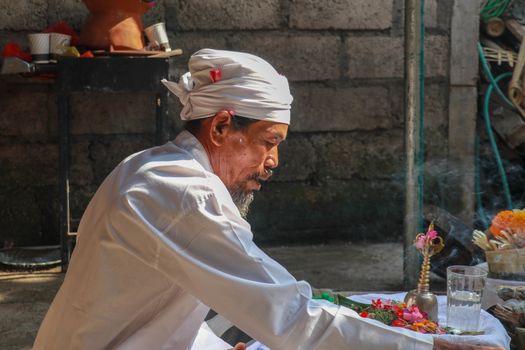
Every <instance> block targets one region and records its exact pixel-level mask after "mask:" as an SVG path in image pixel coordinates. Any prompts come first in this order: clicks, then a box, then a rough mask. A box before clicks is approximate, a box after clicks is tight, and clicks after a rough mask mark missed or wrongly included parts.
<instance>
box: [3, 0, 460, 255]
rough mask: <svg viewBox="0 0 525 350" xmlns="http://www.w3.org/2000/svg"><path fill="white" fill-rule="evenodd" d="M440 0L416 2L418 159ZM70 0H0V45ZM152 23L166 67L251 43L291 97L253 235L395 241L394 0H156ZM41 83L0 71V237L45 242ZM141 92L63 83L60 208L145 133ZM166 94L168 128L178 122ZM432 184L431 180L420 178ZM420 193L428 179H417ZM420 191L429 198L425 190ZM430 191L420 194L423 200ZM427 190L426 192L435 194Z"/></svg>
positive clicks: (430, 153) (397, 67)
mask: <svg viewBox="0 0 525 350" xmlns="http://www.w3.org/2000/svg"><path fill="white" fill-rule="evenodd" d="M452 4H453V0H440V1H437V0H426V8H425V10H426V17H425V20H426V23H427V29H426V34H427V40H426V45H425V49H426V57H427V60H426V65H425V68H426V77H427V83H426V87H425V88H426V90H425V91H426V97H425V101H426V118H427V121H426V135H427V144H426V157H427V161H428V164H429V166H428V171H429V174H435V170H436V168H439V164H440V162H441V161H443V160H444V159H445V158H446V156H447V154H446V153H447V135H448V131H447V123H448V117H447V115H448V114H447V106H448V101H447V99H448V80H449V77H448V74H449V73H448V72H449V46H450V43H449V41H450V28H449V26H450V18H451V9H452ZM86 15H87V10H86V9H85V7H84V5H83V4H82V2H81V1H80V0H52V1H51V0H50V1H41V0H31V1H21V2H2V4H0V45H2V46H3V45H4V44H5V42H7V41H11V40H15V41H18V42H20V43H22V44H26V41H25V35H26V34H27V33H29V32H32V31H36V30H40V29H42V28H45V27H46V26H48V25H50V24H53V23H54V22H56V21H57V20H65V21H67V22H68V23H70V24H72V25H73V26H74V27H75V28H76V29H78V30H80V29H81V26H82V22H83V20H84V18H85V16H86ZM157 21H165V22H166V25H167V29H168V34H169V37H170V42H171V45H172V47H177V48H182V49H183V50H184V54H183V56H182V57H178V58H174V59H173V60H172V64H171V72H170V75H171V76H172V78H173V79H175V78H176V77H178V76H179V75H180V74H182V73H184V72H185V71H186V64H187V60H188V58H189V56H190V54H191V53H192V52H194V51H196V50H198V49H200V48H203V47H211V48H218V49H230V50H239V51H246V52H251V53H254V54H257V55H260V56H262V57H263V58H265V59H267V60H268V61H269V62H270V63H272V64H273V65H274V66H275V67H276V68H277V69H278V70H279V71H280V72H282V73H283V74H284V75H286V76H287V77H288V78H289V80H290V84H291V89H292V94H293V95H294V104H293V109H292V126H291V129H290V135H289V138H288V140H287V141H286V142H285V143H284V144H283V146H282V149H281V153H280V158H281V164H282V166H281V168H280V169H279V170H278V171H277V172H276V176H275V177H274V179H273V180H272V181H271V182H269V183H268V184H267V185H266V186H265V187H264V188H263V190H262V191H261V192H260V193H258V194H257V195H256V201H255V202H254V205H253V209H252V212H251V214H250V222H251V223H252V227H253V230H254V232H255V239H256V241H258V242H260V243H263V244H294V243H313V242H326V241H330V240H377V239H388V240H397V239H399V238H400V237H401V234H402V221H403V209H402V208H403V166H404V165H403V142H404V139H403V127H404V126H403V88H404V87H403V86H404V85H403V0H317V1H312V0H257V1H256V0H160V1H159V2H158V6H157V7H156V8H154V9H153V10H151V11H150V12H148V13H147V14H146V15H145V17H144V24H145V25H149V24H153V23H155V22H157ZM51 84H52V83H49V82H47V83H46V82H38V83H35V82H32V83H29V84H28V83H25V82H24V81H22V82H20V81H19V80H16V83H13V82H11V81H10V79H6V78H5V77H0V93H1V95H0V106H2V108H0V169H1V171H0V179H2V180H3V181H2V182H1V183H0V227H1V229H0V247H1V245H2V241H10V240H12V241H14V242H15V243H16V244H18V245H36V244H43V243H49V242H50V241H53V240H55V241H57V239H58V235H57V232H58V224H57V222H58V219H57V218H58V212H57V207H58V204H57V179H58V170H57V167H58V166H57V161H58V147H57V124H56V123H57V122H56V106H55V96H54V95H53V93H52V92H51V90H52V89H51V87H52V86H51ZM152 103H153V100H152V96H149V95H147V94H141V95H136V94H134V95H127V94H119V95H104V94H76V95H75V96H74V99H73V115H74V118H73V120H72V122H71V128H72V134H73V138H72V167H71V181H72V183H71V191H72V194H71V195H72V198H71V206H72V213H73V216H74V218H75V222H76V221H78V219H79V217H80V215H81V214H82V212H83V210H84V208H85V206H86V205H87V203H88V201H89V199H90V197H91V196H92V195H93V193H94V191H95V190H96V188H97V186H98V185H99V184H100V183H101V181H102V180H103V179H104V177H105V176H106V175H107V174H108V173H109V171H111V169H112V168H113V167H114V166H115V165H116V164H117V163H118V162H119V161H120V160H122V159H123V158H124V157H125V156H127V155H129V154H131V153H133V152H135V151H138V150H140V149H143V148H146V147H149V146H151V145H153V132H154V109H153V105H152ZM179 111H180V107H179V105H178V101H177V99H176V97H174V96H172V97H171V100H170V122H169V126H170V136H171V137H173V136H174V135H176V133H177V132H178V130H180V127H181V123H180V121H179V120H178V113H179ZM429 183H430V184H432V186H438V187H439V184H440V180H439V179H437V180H435V181H432V180H431V181H429ZM427 191H428V193H429V194H434V193H435V191H434V188H429V189H427ZM430 197H432V196H430ZM433 200H434V199H433ZM435 200H439V198H436V199H435Z"/></svg>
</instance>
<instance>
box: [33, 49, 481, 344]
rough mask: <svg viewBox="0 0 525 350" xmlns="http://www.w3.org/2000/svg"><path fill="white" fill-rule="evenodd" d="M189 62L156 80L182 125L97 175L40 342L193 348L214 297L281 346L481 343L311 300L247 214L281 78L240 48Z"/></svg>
mask: <svg viewBox="0 0 525 350" xmlns="http://www.w3.org/2000/svg"><path fill="white" fill-rule="evenodd" d="M189 68H190V72H188V73H186V74H185V75H183V76H182V77H181V79H180V81H179V82H178V83H173V82H167V81H164V84H166V86H167V87H168V88H169V89H170V90H171V91H172V92H173V93H174V94H175V95H177V96H178V97H179V99H180V100H181V102H182V104H183V106H184V107H183V109H182V112H181V116H182V119H184V120H186V121H188V122H187V124H186V131H183V132H181V133H180V134H179V135H178V136H177V138H176V139H175V140H174V141H173V142H168V143H167V144H165V145H163V146H159V147H154V148H151V149H148V150H145V151H142V152H139V153H136V154H134V155H132V156H130V157H128V158H127V159H125V160H124V161H123V162H122V163H120V164H119V165H118V166H117V167H116V169H115V170H114V171H113V172H112V173H111V174H110V175H109V176H108V177H107V179H106V180H105V181H104V182H103V184H102V185H101V187H100V188H99V190H98V191H97V193H96V194H95V196H94V198H93V200H92V201H91V203H90V204H89V206H88V208H87V209H86V212H85V213H84V216H83V218H82V220H81V222H80V226H79V229H78V242H77V246H76V248H75V251H74V253H73V256H72V259H71V264H70V266H69V271H68V273H67V275H66V278H65V280H64V284H63V285H62V287H61V289H60V291H59V292H58V294H57V296H56V298H55V300H54V301H53V304H52V305H51V307H50V310H49V311H48V313H47V315H46V317H45V319H44V321H43V324H42V326H41V328H40V330H39V333H38V336H37V339H36V342H35V347H34V349H53V350H57V349H90V350H91V349H137V350H139V349H141V350H142V349H174V350H184V349H190V348H191V347H192V344H193V343H194V342H195V338H196V335H197V333H198V331H199V327H200V326H201V324H202V322H203V320H204V317H205V316H206V314H207V312H208V311H209V308H210V307H211V308H213V309H214V310H216V311H217V312H219V313H220V314H221V315H223V316H224V317H226V318H227V319H229V320H230V321H231V322H233V323H234V324H236V325H237V326H238V327H239V328H241V329H242V330H244V331H245V332H246V333H248V334H249V335H251V336H252V337H253V338H256V339H258V340H260V341H262V342H263V343H265V344H266V345H268V346H269V347H271V348H272V349H275V350H280V349H284V350H293V349H330V350H333V349H356V350H357V349H359V350H372V349H377V350H379V349H398V350H407V349H411V350H412V349H417V350H419V349H421V350H423V349H432V348H434V349H474V348H475V347H470V346H461V345H454V344H449V343H445V342H442V341H439V340H437V341H435V342H434V341H433V339H432V337H431V336H429V335H422V334H418V333H415V332H412V331H409V330H404V329H399V328H393V327H388V326H386V325H383V324H381V323H379V322H377V321H374V320H370V319H366V318H361V317H359V316H358V315H357V314H356V313H355V312H354V311H351V310H349V309H346V308H344V307H338V306H336V305H333V304H331V303H329V302H327V301H321V300H312V293H311V289H310V286H309V285H308V284H307V283H306V282H304V281H299V282H298V281H296V280H295V279H294V278H293V277H292V276H291V275H290V274H289V273H288V272H287V271H286V269H284V268H283V267H282V266H280V265H279V264H278V263H277V262H275V261H274V260H272V259H271V258H269V257H268V256H267V255H266V254H264V253H263V252H262V251H261V250H260V249H259V248H258V247H257V246H256V245H255V244H254V243H253V241H252V232H251V229H250V225H249V224H248V223H247V222H246V221H245V219H244V218H245V216H246V213H247V210H248V206H249V204H250V202H251V200H252V198H253V192H254V191H257V190H259V189H260V188H261V183H262V182H264V181H265V180H267V179H268V178H269V177H270V176H271V174H272V170H273V169H274V168H276V167H277V166H278V164H279V157H278V152H277V148H278V146H279V144H280V143H281V142H282V141H283V140H284V139H285V138H286V135H287V132H288V124H289V122H290V104H291V102H292V96H291V95H290V92H289V88H288V82H287V80H286V78H285V77H284V76H282V75H280V74H278V73H277V72H276V71H275V70H274V69H273V68H272V66H270V64H268V63H267V62H266V61H264V60H262V59H261V58H259V57H256V56H253V55H249V54H245V53H238V52H229V51H218V50H210V49H205V50H201V51H199V52H197V53H195V54H194V55H193V56H192V57H191V59H190V62H189ZM240 347H241V346H240ZM479 349H483V348H481V347H480V348H479ZM487 349H488V348H487Z"/></svg>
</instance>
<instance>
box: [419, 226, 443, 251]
mask: <svg viewBox="0 0 525 350" xmlns="http://www.w3.org/2000/svg"><path fill="white" fill-rule="evenodd" d="M437 236H438V233H437V231H436V230H430V231H428V232H427V233H426V234H419V235H418V236H417V237H416V249H418V250H423V249H425V247H426V246H427V245H430V244H431V243H432V241H433V240H434V239H436V238H437Z"/></svg>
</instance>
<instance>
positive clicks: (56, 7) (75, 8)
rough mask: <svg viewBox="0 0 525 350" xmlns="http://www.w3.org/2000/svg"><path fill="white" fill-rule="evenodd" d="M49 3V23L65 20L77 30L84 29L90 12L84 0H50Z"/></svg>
mask: <svg viewBox="0 0 525 350" xmlns="http://www.w3.org/2000/svg"><path fill="white" fill-rule="evenodd" d="M47 3H48V8H47V16H48V23H49V25H52V24H54V23H56V22H58V21H64V22H66V23H67V24H69V25H70V26H72V27H73V28H75V29H76V30H77V31H80V30H81V29H82V26H83V25H84V22H85V21H86V19H87V16H88V14H89V10H88V9H87V7H86V6H85V5H84V3H83V2H82V0H49V1H48V2H47Z"/></svg>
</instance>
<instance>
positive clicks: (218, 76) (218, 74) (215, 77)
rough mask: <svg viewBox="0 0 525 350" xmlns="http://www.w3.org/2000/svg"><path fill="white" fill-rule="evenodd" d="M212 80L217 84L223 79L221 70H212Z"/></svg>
mask: <svg viewBox="0 0 525 350" xmlns="http://www.w3.org/2000/svg"><path fill="white" fill-rule="evenodd" d="M210 77H211V80H212V81H213V82H214V83H215V82H217V81H219V80H221V78H222V74H221V70H220V69H219V68H213V69H210Z"/></svg>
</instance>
